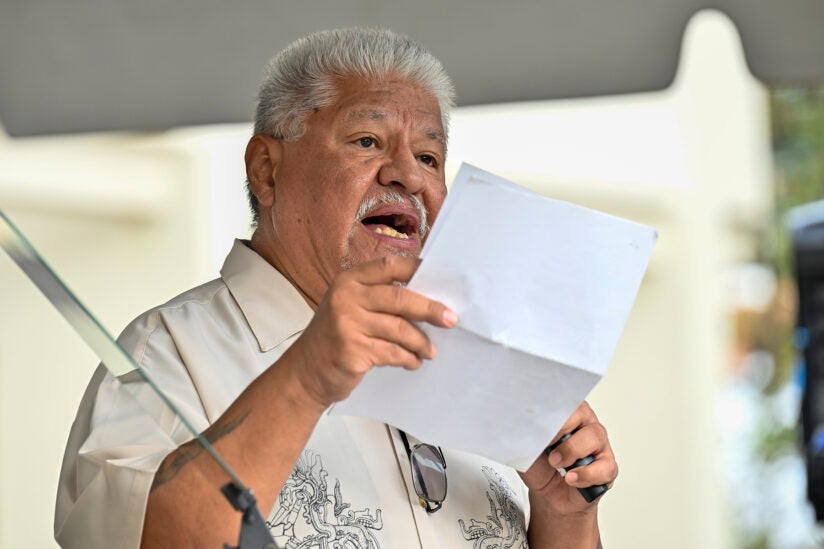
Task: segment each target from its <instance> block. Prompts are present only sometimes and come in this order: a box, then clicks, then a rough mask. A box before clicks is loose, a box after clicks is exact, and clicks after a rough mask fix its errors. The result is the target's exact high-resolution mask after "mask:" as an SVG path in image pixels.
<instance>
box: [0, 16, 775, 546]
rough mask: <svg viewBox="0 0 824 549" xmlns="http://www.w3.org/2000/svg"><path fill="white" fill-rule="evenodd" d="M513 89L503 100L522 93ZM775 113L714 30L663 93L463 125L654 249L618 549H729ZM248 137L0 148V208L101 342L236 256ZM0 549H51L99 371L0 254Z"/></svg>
mask: <svg viewBox="0 0 824 549" xmlns="http://www.w3.org/2000/svg"><path fill="white" fill-rule="evenodd" d="M515 84H516V83H515ZM767 124H768V119H767V101H766V94H765V91H764V89H763V88H762V86H761V85H759V84H758V83H757V82H755V81H754V80H753V78H752V77H751V76H750V74H749V73H748V72H747V70H746V67H745V64H744V59H743V54H742V52H741V47H740V43H739V40H738V36H737V33H736V31H735V29H734V28H733V27H732V24H731V23H730V22H729V20H728V19H727V18H726V17H724V16H722V15H720V14H718V13H716V12H705V13H702V14H699V15H698V16H696V18H695V19H694V20H693V22H692V24H691V25H690V27H689V28H688V30H687V33H686V35H685V42H684V47H683V52H682V60H681V66H680V72H679V77H678V79H677V82H676V83H675V85H674V86H673V87H672V88H671V89H670V90H668V91H665V92H661V93H651V94H643V95H634V96H624V97H610V98H601V99H587V100H574V101H572V100H571V101H560V102H547V103H530V104H517V105H495V106H488V107H474V108H464V109H458V111H457V112H456V114H455V116H454V122H453V133H452V138H451V143H450V164H449V166H448V172H449V174H450V178H451V174H454V172H455V171H456V169H457V165H458V163H459V162H460V161H467V162H471V163H474V164H476V165H478V166H479V167H482V168H484V169H487V170H489V171H493V172H496V173H498V174H500V175H502V176H505V177H509V178H511V179H513V180H514V181H517V182H519V183H521V184H524V185H527V186H530V187H532V188H533V189H535V190H537V191H538V192H541V193H544V194H547V195H549V196H553V197H556V198H561V199H566V200H571V201H574V202H577V203H580V204H583V205H587V206H591V207H594V208H597V209H600V210H603V211H607V212H610V213H614V214H616V215H620V216H623V217H627V218H630V219H634V220H636V221H639V222H642V223H645V224H648V225H651V226H654V227H656V228H657V229H658V230H659V242H658V244H657V247H656V251H655V254H654V256H653V260H652V264H651V266H650V270H649V272H648V274H647V277H646V279H645V282H644V284H643V286H642V289H641V292H640V294H639V296H638V300H637V302H636V305H635V308H634V310H633V313H632V315H631V317H630V320H629V323H628V325H627V328H626V331H625V333H624V336H623V338H622V340H621V342H620V344H619V347H618V350H617V353H616V356H615V359H614V361H613V364H612V365H611V368H610V372H609V373H608V375H607V376H606V378H605V379H604V380H603V381H602V382H601V384H600V385H599V386H598V387H597V388H596V390H595V392H594V394H593V396H592V399H591V400H592V402H593V404H594V405H595V406H596V410H597V411H598V413H599V415H600V417H601V419H602V420H603V422H604V423H605V424H606V425H607V427H608V428H609V430H610V436H611V440H612V443H613V446H614V447H615V449H616V453H617V456H618V460H619V464H620V467H621V475H620V477H619V480H618V483H617V484H616V488H615V490H614V491H613V492H612V493H610V494H609V495H608V496H607V497H605V498H604V501H603V503H602V504H601V507H602V527H603V532H604V539H605V544H606V545H608V546H609V547H618V548H622V547H627V548H629V547H632V548H656V549H657V548H659V547H662V546H665V547H672V548H707V547H711V548H725V547H729V546H730V543H731V541H730V532H729V531H728V529H727V526H726V524H727V522H726V520H725V506H724V501H723V494H722V492H721V487H720V486H721V483H720V482H719V479H720V475H721V474H722V472H721V471H719V468H718V467H717V465H718V461H717V459H716V455H717V449H718V446H719V444H718V442H719V432H718V428H717V424H716V420H715V403H716V401H717V394H718V391H719V387H720V384H721V379H722V376H723V373H724V370H725V368H726V366H727V363H726V360H727V353H728V350H729V334H728V328H727V319H726V316H725V312H726V311H725V309H724V303H725V302H724V300H723V295H721V291H722V289H723V284H722V274H723V272H724V271H725V269H726V268H727V267H728V266H729V265H730V264H731V263H733V262H734V261H737V260H738V259H741V258H747V257H749V256H750V255H751V253H752V246H753V242H752V238H751V233H750V231H749V229H751V228H752V227H753V226H754V225H755V224H756V223H757V222H758V220H759V219H760V218H761V216H762V215H763V214H764V213H765V212H766V211H767V209H768V208H769V200H770V190H769V189H770V186H769V178H770V161H769V159H770V150H769V142H768V126H767ZM249 129H250V128H249V125H247V124H242V125H235V126H220V127H205V128H187V129H182V130H175V131H170V132H166V133H163V134H151V135H134V134H128V135H123V134H117V135H92V136H63V137H53V138H38V139H26V140H9V139H5V140H2V139H0V208H2V209H4V210H5V211H6V213H7V214H8V215H9V216H10V217H11V218H12V219H13V220H14V221H15V222H16V223H17V224H18V225H19V226H20V228H21V229H23V231H24V232H26V234H27V235H28V236H29V238H30V240H32V242H33V243H34V244H35V246H37V247H38V248H39V249H40V250H41V251H42V252H43V254H44V255H45V256H46V257H47V259H48V260H49V262H50V263H51V264H52V266H53V267H54V268H55V269H56V270H57V272H58V273H60V274H61V275H62V276H63V278H64V279H65V280H66V281H67V282H68V283H69V286H70V287H72V288H73V289H75V290H76V292H77V293H78V295H79V296H80V297H81V299H82V300H83V301H84V302H85V303H86V304H87V305H88V306H89V307H90V308H91V310H92V311H94V312H96V313H97V314H98V316H99V317H100V318H101V320H102V321H103V324H104V325H105V326H107V327H108V328H109V329H110V330H111V331H112V332H115V333H117V332H119V331H120V329H122V327H123V326H125V324H126V323H127V322H128V321H129V320H130V319H131V318H132V317H133V316H134V315H136V314H138V313H140V312H141V311H143V310H145V309H146V308H148V307H151V306H153V305H156V304H158V303H161V302H163V301H165V300H166V299H168V298H170V297H172V296H173V295H175V294H176V293H178V292H179V291H182V290H183V289H185V288H188V287H190V286H193V285H195V284H197V283H200V282H202V281H205V280H208V279H210V278H212V277H214V276H216V274H217V270H218V268H219V266H220V264H221V262H222V259H223V256H224V254H225V253H226V251H228V249H229V246H230V244H231V240H232V239H233V238H235V237H245V236H247V235H248V215H247V212H246V206H245V198H244V195H243V180H244V177H245V175H244V170H243V163H242V157H243V149H244V147H245V141H246V139H247V137H248V135H249ZM0 281H2V283H0V311H2V314H0V486H2V487H3V488H2V496H1V497H2V500H0V547H18V546H19V547H53V546H54V542H53V541H52V540H51V532H52V521H53V502H54V493H55V487H56V483H57V475H58V471H59V467H60V461H61V458H62V451H63V447H64V444H65V438H66V435H67V433H68V430H69V426H70V423H71V420H72V418H73V416H74V413H75V410H76V406H77V403H78V402H79V400H80V397H81V394H82V391H83V389H84V387H85V384H86V381H87V379H88V378H89V376H90V374H91V372H92V370H93V369H94V367H95V366H96V360H95V358H94V357H93V355H92V354H91V352H90V351H88V350H87V349H86V347H85V345H84V344H83V343H82V341H81V340H80V339H79V338H78V337H77V336H75V335H74V334H73V333H72V332H71V330H70V329H69V328H68V327H67V325H66V324H65V322H64V321H63V320H62V319H60V318H59V317H58V316H57V314H56V313H54V312H53V311H52V310H51V308H50V307H49V306H48V305H47V303H46V302H45V300H44V298H43V297H42V296H40V295H39V294H38V293H37V291H36V290H35V289H34V288H33V287H32V285H31V284H30V283H29V282H28V281H27V280H26V279H25V278H24V277H23V275H22V274H21V273H20V272H19V271H18V270H17V268H16V267H15V266H14V265H13V264H12V262H11V260H10V259H8V257H6V256H5V255H4V254H0Z"/></svg>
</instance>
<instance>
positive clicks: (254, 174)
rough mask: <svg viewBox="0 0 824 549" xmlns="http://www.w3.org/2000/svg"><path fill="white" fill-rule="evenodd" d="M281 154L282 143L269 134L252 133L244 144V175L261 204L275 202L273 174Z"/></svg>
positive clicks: (268, 205)
mask: <svg viewBox="0 0 824 549" xmlns="http://www.w3.org/2000/svg"><path fill="white" fill-rule="evenodd" d="M282 154H283V143H282V142H281V141H280V140H279V139H275V138H274V137H272V136H270V135H265V134H260V133H259V134H256V135H253V136H252V138H251V139H250V140H249V143H248V144H247V145H246V156H245V158H246V177H247V178H248V179H249V188H250V189H251V191H252V194H254V195H255V197H256V198H257V200H258V203H259V204H260V205H261V206H264V207H267V208H271V207H272V205H273V204H274V203H275V174H276V173H277V170H278V165H279V164H280V159H281V156H282Z"/></svg>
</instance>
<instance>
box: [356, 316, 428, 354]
mask: <svg viewBox="0 0 824 549" xmlns="http://www.w3.org/2000/svg"><path fill="white" fill-rule="evenodd" d="M372 318H373V321H372V322H371V324H370V326H369V327H368V328H367V330H368V335H369V336H371V337H374V338H379V339H382V340H385V341H387V342H389V343H394V344H395V345H398V346H400V347H402V348H403V349H404V350H406V351H408V352H409V353H412V354H413V355H415V356H416V357H418V358H419V359H427V360H432V359H433V358H435V347H434V346H433V345H432V342H430V341H429V337H427V335H426V334H425V333H423V331H421V329H420V328H418V327H417V326H415V325H414V324H412V323H411V322H409V321H408V320H406V319H404V318H403V317H400V316H395V315H389V314H375V315H373V317H372ZM387 364H392V365H393V366H400V365H401V364H398V363H395V362H388V363H387Z"/></svg>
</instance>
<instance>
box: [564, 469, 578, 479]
mask: <svg viewBox="0 0 824 549" xmlns="http://www.w3.org/2000/svg"><path fill="white" fill-rule="evenodd" d="M564 480H566V481H567V482H575V481H576V480H578V473H576V472H575V471H569V472H568V473H567V474H566V476H565V477H564Z"/></svg>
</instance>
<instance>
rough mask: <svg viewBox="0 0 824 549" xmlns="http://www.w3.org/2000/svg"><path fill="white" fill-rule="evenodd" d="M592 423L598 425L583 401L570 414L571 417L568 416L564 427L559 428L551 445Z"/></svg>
mask: <svg viewBox="0 0 824 549" xmlns="http://www.w3.org/2000/svg"><path fill="white" fill-rule="evenodd" d="M592 423H598V417H597V416H596V415H595V412H594V411H593V410H592V408H590V406H589V404H588V403H587V402H586V401H584V402H582V403H581V405H580V406H578V408H577V409H576V410H575V411H574V412H572V415H570V416H569V419H567V420H566V422H565V423H564V426H563V427H561V429H560V430H559V431H558V434H557V435H555V438H553V439H552V442H551V444H555V443H556V442H557V441H558V440H560V439H561V437H563V436H564V435H566V434H569V433H572V432H573V431H575V430H576V429H579V428H580V427H583V426H584V425H588V424H592Z"/></svg>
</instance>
